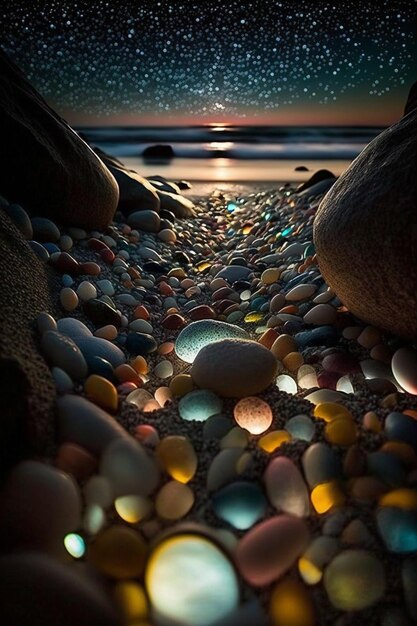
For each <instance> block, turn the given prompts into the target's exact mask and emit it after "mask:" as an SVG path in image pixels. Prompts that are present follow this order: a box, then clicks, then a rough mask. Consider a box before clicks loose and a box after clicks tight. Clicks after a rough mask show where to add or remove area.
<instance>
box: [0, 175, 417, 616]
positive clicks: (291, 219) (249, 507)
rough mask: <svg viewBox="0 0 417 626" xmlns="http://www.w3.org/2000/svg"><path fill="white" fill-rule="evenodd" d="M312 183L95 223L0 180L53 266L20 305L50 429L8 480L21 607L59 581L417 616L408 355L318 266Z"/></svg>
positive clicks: (263, 609)
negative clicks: (39, 369)
mask: <svg viewBox="0 0 417 626" xmlns="http://www.w3.org/2000/svg"><path fill="white" fill-rule="evenodd" d="M323 182H324V183H325V181H322V182H321V183H320V182H319V183H316V184H313V185H311V186H308V185H307V186H305V188H304V189H303V190H302V191H300V190H298V189H297V186H296V185H295V184H290V183H287V184H285V185H280V186H279V185H277V186H276V187H273V186H272V185H271V186H270V187H268V188H262V189H257V188H256V186H254V187H251V186H240V187H239V186H236V188H235V189H232V188H230V189H229V190H228V191H222V190H220V189H216V187H215V184H213V188H212V191H211V192H210V193H206V194H205V195H204V196H201V195H195V192H194V190H193V189H189V190H186V191H183V192H182V193H183V194H184V197H186V198H188V201H189V202H190V203H191V202H192V203H193V213H194V215H193V216H190V217H186V218H183V219H178V218H176V217H175V215H174V214H173V213H171V212H170V211H168V210H163V211H161V213H160V215H158V214H157V213H156V212H154V211H150V210H141V211H137V212H133V213H131V214H130V215H128V216H127V217H126V216H124V215H122V214H121V213H116V215H115V218H114V220H113V222H112V224H111V225H110V226H109V227H108V228H107V229H106V230H105V231H98V230H93V231H86V230H83V229H80V228H74V227H65V228H64V227H61V226H60V224H55V223H54V222H52V221H51V220H49V219H47V218H32V219H30V218H29V217H28V215H27V214H26V212H25V209H24V207H23V208H22V207H20V206H18V205H13V204H8V203H7V201H6V200H4V201H3V202H2V204H3V205H4V206H3V208H4V210H6V212H7V213H8V215H9V217H10V218H11V219H12V221H14V222H15V224H16V226H17V227H18V228H19V229H20V230H21V232H22V233H23V234H24V236H25V238H26V239H27V240H28V241H29V245H30V246H31V247H32V250H33V251H34V252H35V254H37V256H38V257H40V258H41V259H42V262H43V263H45V264H46V265H47V266H48V267H49V268H51V271H53V272H54V275H55V279H56V289H55V291H54V293H53V294H52V299H53V307H52V309H51V311H44V312H42V313H41V314H40V315H38V316H37V318H36V319H34V320H33V333H34V335H35V337H36V342H37V345H38V349H39V352H40V354H41V355H42V356H43V357H44V359H45V360H46V362H47V363H48V365H49V368H50V372H51V374H52V377H53V381H54V384H55V387H56V393H57V399H56V424H55V427H54V429H53V431H54V434H53V438H52V439H51V441H50V442H49V443H50V445H49V447H48V448H47V453H44V454H37V455H33V458H29V459H26V460H24V461H21V462H20V463H19V464H18V465H16V466H15V467H14V468H13V469H12V471H11V473H10V474H9V477H8V479H7V481H6V484H5V487H4V489H3V493H2V509H3V511H4V512H5V513H4V514H3V519H2V522H1V523H0V526H1V528H2V531H3V534H4V533H7V534H8V538H9V546H10V549H9V551H8V552H7V553H6V554H5V555H3V556H2V557H1V558H0V570H3V572H5V573H7V577H8V579H9V581H11V582H9V584H10V589H15V588H18V587H19V588H20V595H19V602H20V604H21V605H22V606H23V607H27V605H28V604H30V602H32V601H33V597H34V594H35V595H36V594H40V595H38V598H39V597H40V599H41V600H40V601H45V602H48V601H47V599H45V598H47V596H48V593H49V591H50V590H52V589H53V590H54V594H55V597H56V603H59V602H60V598H64V597H70V598H72V601H73V604H74V605H76V606H75V608H74V607H73V608H71V611H74V615H75V616H77V610H79V611H80V614H82V615H83V616H84V618H85V620H87V618H88V622H87V621H84V622H78V623H89V624H90V625H91V624H106V625H107V624H109V626H110V625H114V626H116V625H125V626H180V625H181V626H182V625H184V626H185V625H186V626H205V625H207V626H209V625H210V626H215V625H218V626H229V625H230V626H241V625H246V624H247V625H249V624H250V625H255V624H256V625H257V626H260V625H262V624H265V625H272V626H320V625H322V624H323V625H325V626H327V625H329V626H330V625H332V626H347V625H350V624H352V625H353V624H364V623H367V624H369V625H372V626H373V625H375V626H376V625H378V626H393V625H395V626H397V625H398V626H400V625H407V624H412V623H414V622H415V620H417V602H416V597H417V596H416V590H417V567H416V566H417V561H416V557H415V553H416V551H417V491H416V487H417V471H416V470H417V456H416V448H417V400H416V396H415V394H416V391H417V354H416V352H415V351H414V350H413V348H412V347H411V345H410V344H409V343H407V342H406V341H405V340H402V339H399V338H397V337H395V336H393V335H390V334H389V333H386V332H383V331H381V330H379V329H377V328H375V327H373V326H369V325H366V324H365V323H363V322H361V321H360V320H359V319H357V318H355V317H354V316H353V315H352V314H351V313H350V312H349V310H348V309H347V307H345V306H344V305H343V303H342V302H341V301H340V300H339V299H338V297H337V296H336V295H335V293H334V292H333V291H332V290H331V289H330V288H329V287H328V285H327V284H326V283H325V281H324V279H323V277H322V275H321V273H320V268H319V265H318V261H317V257H316V251H315V246H314V243H313V223H314V219H315V214H316V211H317V209H318V206H319V204H320V202H321V200H322V198H323V195H324V193H325V191H326V189H324V187H325V186H326V185H325V184H323ZM161 185H166V186H167V189H168V188H169V186H170V183H168V182H167V181H162V182H161ZM178 191H179V190H178V189H175V188H174V192H178ZM363 297H364V298H366V294H363ZM399 306H404V303H399ZM34 553H35V556H34ZM30 571H31V572H32V573H36V577H37V579H38V580H41V581H43V585H42V589H41V590H39V589H38V591H36V592H35V591H34V588H33V584H32V582H28V580H26V578H25V576H27V577H28V574H27V572H30ZM22 572H25V573H24V574H22ZM1 576H3V574H1ZM30 581H32V578H30ZM42 594H46V595H45V596H43V595H42ZM10 597H12V598H13V592H11V596H10ZM42 598H43V600H42ZM4 601H5V602H6V605H7V600H6V599H5V600H4ZM10 602H11V601H10ZM54 603H55V601H52V600H50V607H51V608H50V611H49V610H47V611H46V612H45V614H44V616H43V622H42V623H43V625H44V626H53V625H55V624H56V623H58V622H57V621H56V620H57V615H59V613H56V612H55V607H54ZM77 606H78V607H79V608H78V609H77V608H76V607H77ZM57 610H58V609H57ZM71 615H72V614H71ZM74 615H73V616H72V619H75V618H74ZM77 619H78V618H77ZM48 620H49V621H48ZM68 623H75V622H73V621H72V622H71V621H69V622H68Z"/></svg>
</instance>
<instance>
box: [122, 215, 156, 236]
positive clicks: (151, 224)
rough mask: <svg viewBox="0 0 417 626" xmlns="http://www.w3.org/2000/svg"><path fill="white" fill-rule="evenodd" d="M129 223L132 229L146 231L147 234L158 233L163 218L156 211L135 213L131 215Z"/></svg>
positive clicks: (128, 219)
mask: <svg viewBox="0 0 417 626" xmlns="http://www.w3.org/2000/svg"><path fill="white" fill-rule="evenodd" d="M127 223H128V224H129V226H131V227H132V228H138V229H139V230H144V231H145V232H147V233H157V232H158V230H159V226H160V223H161V218H160V217H159V215H158V213H156V211H147V210H143V211H135V212H134V213H130V215H129V216H128V218H127Z"/></svg>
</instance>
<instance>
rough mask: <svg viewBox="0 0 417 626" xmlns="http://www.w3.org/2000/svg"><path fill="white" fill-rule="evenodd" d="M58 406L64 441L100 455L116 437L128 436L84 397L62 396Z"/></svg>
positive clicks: (61, 436)
mask: <svg viewBox="0 0 417 626" xmlns="http://www.w3.org/2000/svg"><path fill="white" fill-rule="evenodd" d="M57 405H58V439H59V441H60V442H62V443H63V442H67V441H71V442H73V443H77V444H78V445H79V446H81V447H82V448H85V449H86V450H88V451H89V452H92V453H93V454H95V455H97V456H98V455H100V454H101V453H102V451H103V450H104V448H105V447H106V446H107V445H108V444H109V443H110V442H111V441H113V439H116V438H118V437H128V434H127V432H126V430H125V429H124V428H122V426H120V425H119V424H118V422H116V420H115V419H114V418H113V417H112V416H111V415H110V414H109V413H106V411H103V409H100V407H98V406H97V405H96V404H93V403H92V402H89V400H86V399H85V398H82V397H81V396H73V395H70V394H68V395H65V396H62V397H61V398H59V399H58V400H57Z"/></svg>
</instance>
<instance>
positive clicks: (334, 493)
mask: <svg viewBox="0 0 417 626" xmlns="http://www.w3.org/2000/svg"><path fill="white" fill-rule="evenodd" d="M311 502H312V503H313V506H314V508H315V509H316V511H317V513H327V511H329V510H330V509H332V508H333V507H335V506H343V504H344V503H345V496H344V494H343V492H342V490H341V489H340V486H339V483H338V482H337V481H336V480H332V481H330V482H328V483H322V484H320V485H317V487H314V489H313V491H312V492H311Z"/></svg>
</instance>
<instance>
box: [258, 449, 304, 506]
mask: <svg viewBox="0 0 417 626" xmlns="http://www.w3.org/2000/svg"><path fill="white" fill-rule="evenodd" d="M264 482H265V487H266V492H267V494H268V498H269V501H270V502H271V504H272V505H273V506H274V507H275V508H276V509H277V510H278V511H284V512H285V513H289V514H290V515H295V516H296V517H307V515H309V513H310V498H309V493H308V490H307V486H306V484H305V482H304V479H303V477H302V476H301V473H300V471H299V469H298V468H297V466H296V465H295V464H294V463H293V462H292V461H291V459H288V458H287V457H285V456H279V457H276V458H275V459H273V460H272V461H271V462H270V463H269V465H268V467H267V468H266V472H265V475H264Z"/></svg>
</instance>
